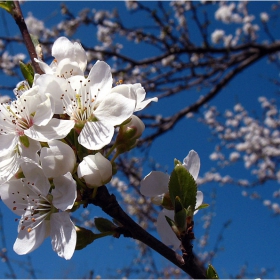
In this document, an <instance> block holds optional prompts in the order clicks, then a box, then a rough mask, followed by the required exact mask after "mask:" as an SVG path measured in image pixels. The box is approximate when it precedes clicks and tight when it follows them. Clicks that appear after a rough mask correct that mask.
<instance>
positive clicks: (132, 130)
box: [122, 115, 145, 140]
mask: <svg viewBox="0 0 280 280" xmlns="http://www.w3.org/2000/svg"><path fill="white" fill-rule="evenodd" d="M144 129H145V125H144V123H143V122H142V121H141V120H140V119H139V118H138V117H137V116H135V115H132V116H131V120H130V121H129V122H128V123H127V124H125V125H123V126H122V131H123V137H124V139H130V140H131V139H138V138H139V137H140V136H141V135H142V133H143V131H144Z"/></svg>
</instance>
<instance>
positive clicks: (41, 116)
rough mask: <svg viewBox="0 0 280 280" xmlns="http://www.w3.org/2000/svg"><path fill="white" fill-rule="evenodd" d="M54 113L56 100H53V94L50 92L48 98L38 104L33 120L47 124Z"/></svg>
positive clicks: (40, 123)
mask: <svg viewBox="0 0 280 280" xmlns="http://www.w3.org/2000/svg"><path fill="white" fill-rule="evenodd" d="M53 114H54V102H52V100H51V96H50V95H49V94H48V95H46V100H45V101H44V102H42V103H41V104H40V105H38V106H37V108H36V113H35V116H34V117H33V122H34V124H36V125H40V126H41V125H46V124H47V123H48V122H49V121H50V120H51V118H52V116H53Z"/></svg>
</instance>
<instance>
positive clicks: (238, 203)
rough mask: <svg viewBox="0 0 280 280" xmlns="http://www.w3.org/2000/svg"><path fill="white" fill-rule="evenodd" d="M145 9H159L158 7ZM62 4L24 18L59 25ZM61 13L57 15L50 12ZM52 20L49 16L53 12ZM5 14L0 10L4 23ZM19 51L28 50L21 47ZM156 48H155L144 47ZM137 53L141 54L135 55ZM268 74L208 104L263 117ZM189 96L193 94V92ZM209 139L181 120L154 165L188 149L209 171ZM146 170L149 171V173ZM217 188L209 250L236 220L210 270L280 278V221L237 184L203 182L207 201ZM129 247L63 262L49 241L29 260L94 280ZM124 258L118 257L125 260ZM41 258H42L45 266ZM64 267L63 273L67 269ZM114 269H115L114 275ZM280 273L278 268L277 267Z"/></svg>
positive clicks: (118, 243) (263, 5) (261, 69)
mask: <svg viewBox="0 0 280 280" xmlns="http://www.w3.org/2000/svg"><path fill="white" fill-rule="evenodd" d="M146 4H149V5H151V6H152V5H154V3H153V2H146ZM59 5H60V2H40V3H39V2H27V3H25V4H24V5H23V6H22V9H23V12H24V14H25V15H27V11H29V10H30V11H32V13H33V15H34V16H35V17H37V18H41V19H42V20H46V25H47V26H48V27H49V26H52V25H53V24H55V23H57V22H59V19H60V16H59ZM67 5H68V6H69V7H70V9H71V8H72V9H71V11H78V10H81V9H82V8H83V7H89V8H90V9H92V8H96V9H100V8H102V9H110V10H112V9H113V8H114V7H117V8H118V9H119V11H120V13H121V14H123V15H124V16H126V19H127V20H128V21H129V24H131V26H133V25H138V24H139V20H140V19H141V18H140V17H134V16H133V15H129V14H128V13H127V12H126V8H125V5H124V3H123V2H119V1H116V2H106V1H105V2H98V1H94V2H90V1H89V2H76V1H73V2H67ZM270 5H271V2H268V1H261V2H253V3H250V6H249V7H251V8H252V9H253V10H255V11H256V16H258V15H259V13H260V12H262V11H263V10H266V11H269V8H270ZM54 10H55V11H57V12H58V14H56V13H53V14H52V12H53V11H54ZM51 14H52V15H53V16H52V17H49V15H51ZM2 16H3V14H2V13H1V16H0V19H1V17H2ZM5 19H6V21H7V24H8V26H9V34H10V35H12V34H18V33H19V32H18V31H17V27H16V25H15V24H14V23H13V22H12V20H11V19H10V17H9V16H8V15H6V14H5ZM223 26H224V25H222V24H221V23H217V24H213V28H223ZM3 34H4V35H7V33H6V30H3V29H2V28H1V29H0V35H1V36H2V35H3ZM79 34H81V36H80V37H76V38H79V39H80V40H81V41H82V42H83V43H84V44H85V45H87V46H90V45H94V43H95V38H92V37H91V36H88V35H87V34H88V33H86V29H85V30H84V29H82V30H81V33H79ZM22 51H24V49H23V47H22ZM126 51H127V52H128V55H129V54H133V52H134V51H133V49H132V48H129V47H127V48H126ZM146 51H153V50H150V49H149V50H146ZM135 55H141V54H139V53H138V54H137V53H135ZM268 77H273V78H277V77H278V73H277V71H276V70H275V68H273V67H271V66H269V65H268V64H267V62H266V59H263V60H262V61H260V62H258V63H257V64H255V65H254V66H253V67H251V68H249V69H246V70H245V71H244V72H243V73H242V74H241V75H239V76H237V77H236V78H235V79H234V80H233V81H232V82H231V83H230V84H229V85H228V86H227V87H226V88H224V89H223V90H222V92H221V93H220V94H219V95H218V96H217V97H216V98H215V99H214V100H212V101H211V103H210V104H215V105H216V106H217V108H218V109H219V110H220V111H221V112H223V111H224V110H225V109H232V108H233V106H234V104H235V103H236V100H238V101H239V102H241V103H242V104H243V106H244V107H245V108H246V109H247V110H248V111H249V112H253V111H254V112H257V113H258V112H260V110H259V109H260V105H259V103H258V101H257V98H258V96H260V95H265V96H267V97H273V98H278V97H279V96H278V95H277V94H279V89H278V88H277V87H276V86H275V85H273V84H272V83H271V82H269V81H268V80H267V78H268ZM0 81H1V85H6V84H7V85H13V83H15V82H14V81H15V80H8V79H6V77H4V76H3V75H0ZM190 94H191V93H190ZM174 100H175V102H173V103H172V104H170V100H168V99H167V100H162V101H161V100H160V101H159V102H158V103H154V104H152V106H150V107H149V108H148V110H147V111H149V110H153V112H157V113H162V111H163V110H164V111H165V112H167V113H169V112H174V111H176V109H177V108H180V102H182V96H181V95H179V96H178V97H176V98H175V99H174ZM210 137H211V135H210V133H209V130H208V128H207V127H205V126H203V125H202V124H199V125H198V124H197V123H196V121H195V119H184V120H181V121H180V122H179V123H178V125H176V126H175V128H174V129H173V130H172V131H170V132H169V133H168V134H166V135H164V136H163V137H160V138H158V139H157V140H155V141H154V143H153V145H152V148H151V150H150V155H151V156H152V157H154V159H155V161H157V162H159V163H160V164H161V165H162V166H164V167H165V169H166V171H167V172H169V173H170V172H171V171H172V167H173V160H174V158H178V159H179V160H183V158H184V157H185V156H186V155H187V154H188V152H189V150H191V149H194V150H196V151H197V152H198V154H199V155H200V158H201V171H200V174H201V175H202V174H204V173H205V172H207V171H208V170H209V169H210V168H211V167H212V166H213V164H214V163H213V162H212V161H210V159H209V154H210V153H211V152H212V151H213V149H214V147H215V143H216V142H215V141H209V139H210ZM228 170H229V174H230V175H232V176H236V177H237V176H240V177H242V178H246V177H248V176H250V174H249V171H246V170H244V168H243V166H242V165H241V166H240V165H237V166H235V167H234V168H232V169H228ZM148 172H149V170H148V169H147V173H148ZM213 189H215V190H216V193H217V201H216V206H215V213H216V216H215V218H214V219H213V221H212V224H211V231H210V234H211V235H210V238H211V239H210V244H209V247H208V248H209V249H212V248H213V246H214V243H215V241H216V238H217V235H218V233H219V231H220V230H221V228H222V225H223V224H224V223H225V222H226V221H228V220H229V219H230V220H232V223H231V225H230V227H229V228H228V229H227V230H226V231H225V233H224V239H223V241H222V245H223V247H224V251H223V252H220V253H219V254H218V256H217V258H216V259H214V262H213V265H214V266H215V268H216V269H217V271H218V273H219V275H220V277H226V278H227V277H230V276H231V275H236V273H237V272H238V271H239V270H240V269H241V267H242V266H243V265H244V264H245V263H248V264H249V267H248V270H249V271H250V272H257V271H259V270H260V269H261V268H262V267H266V268H273V267H274V268H275V270H274V271H273V272H272V273H271V274H269V277H270V278H277V277H278V278H279V277H280V271H279V267H277V266H278V265H279V264H278V263H279V261H278V255H279V249H280V242H279V241H278V238H279V217H273V216H272V213H271V212H270V211H268V210H267V209H266V208H264V207H263V206H262V205H261V202H259V201H252V200H250V199H249V198H246V197H243V196H242V195H241V191H242V189H240V188H238V187H236V186H231V185H227V186H219V185H217V184H208V185H203V186H202V187H201V190H202V191H203V192H204V193H205V197H206V199H208V201H207V200H206V201H205V202H210V198H209V195H210V194H211V193H212V190H213ZM278 189H279V185H278V184H277V182H274V183H267V184H265V185H264V186H261V187H259V188H258V191H259V192H260V193H261V194H262V195H264V196H266V197H267V198H269V196H271V194H272V192H273V190H278ZM0 209H1V212H2V214H3V216H4V218H3V219H4V231H5V235H6V237H7V240H6V241H7V249H8V251H9V257H10V258H11V259H12V260H13V261H16V262H17V263H14V267H15V268H16V269H17V271H16V272H17V273H18V275H19V277H21V278H25V277H28V273H27V272H26V270H24V269H23V266H22V265H21V263H20V262H22V261H26V260H27V259H26V257H21V256H17V255H16V254H15V253H14V252H13V251H12V245H13V243H14V240H15V238H16V235H17V233H16V227H17V225H16V223H15V222H14V218H15V217H14V215H13V214H12V213H10V211H7V210H6V207H5V206H4V205H3V204H0ZM94 211H95V212H94V213H95V215H96V216H98V215H100V216H104V215H103V214H102V213H101V212H100V211H98V210H96V209H94ZM202 216H203V213H198V214H197V215H196V219H197V220H196V223H197V224H198V227H196V229H195V230H196V231H195V233H196V236H197V237H198V238H199V236H200V235H201V234H203V230H202V229H201V228H200V225H201V224H202V221H201V218H202ZM124 247H133V242H132V241H131V240H129V239H125V238H123V237H121V238H120V239H113V238H110V237H107V238H104V239H102V240H97V241H96V242H94V243H93V244H92V245H90V246H88V247H87V248H86V249H85V250H82V251H77V252H75V254H74V257H73V258H72V260H71V261H65V260H63V259H60V258H59V257H57V256H56V254H55V253H54V252H53V251H52V249H51V244H50V240H49V239H47V240H46V241H45V242H44V244H43V245H42V246H41V247H40V248H39V249H37V250H36V251H34V252H32V253H31V254H30V257H31V261H32V263H33V265H34V267H35V268H36V271H35V273H36V275H37V277H38V278H64V277H69V278H70V277H71V278H79V277H82V276H84V274H85V272H86V271H88V270H91V269H93V270H94V275H97V274H100V275H101V276H102V277H114V278H117V277H118V276H117V275H116V274H115V272H114V269H115V268H121V267H123V266H125V265H129V264H130V262H131V260H132V254H136V252H135V251H133V250H129V252H130V253H127V254H122V251H123V248H124ZM120 255H121V258H120ZM42 260H43V261H42ZM157 262H158V265H159V266H160V264H161V263H164V260H163V259H162V258H161V257H159V256H157ZM62 268H63V269H62ZM110 269H111V271H110ZM277 269H278V270H277ZM0 271H1V272H0V277H1V278H5V273H6V272H7V271H8V270H7V268H6V266H5V264H3V263H0Z"/></svg>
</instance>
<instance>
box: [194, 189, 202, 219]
mask: <svg viewBox="0 0 280 280" xmlns="http://www.w3.org/2000/svg"><path fill="white" fill-rule="evenodd" d="M202 202H203V192H201V191H197V193H196V204H195V208H197V207H199V206H200V205H201V204H202ZM197 212H198V210H196V211H194V213H193V214H194V215H195V214H196V213H197Z"/></svg>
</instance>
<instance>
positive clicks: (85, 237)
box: [75, 226, 114, 250]
mask: <svg viewBox="0 0 280 280" xmlns="http://www.w3.org/2000/svg"><path fill="white" fill-rule="evenodd" d="M76 233H77V242H76V248H75V250H81V249H83V248H85V247H86V246H87V245H89V244H91V243H92V242H93V241H94V240H96V239H98V238H102V237H105V236H108V235H113V234H114V233H113V232H104V233H100V234H95V233H93V232H92V231H91V230H89V229H86V228H82V227H78V226H76Z"/></svg>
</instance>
